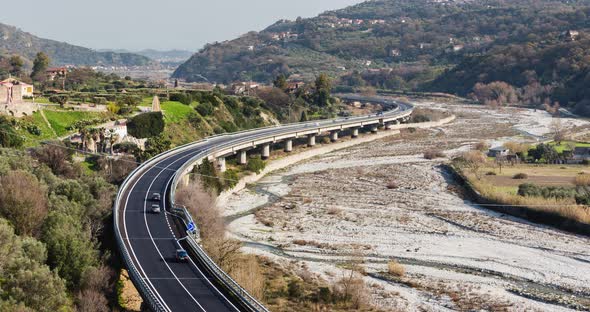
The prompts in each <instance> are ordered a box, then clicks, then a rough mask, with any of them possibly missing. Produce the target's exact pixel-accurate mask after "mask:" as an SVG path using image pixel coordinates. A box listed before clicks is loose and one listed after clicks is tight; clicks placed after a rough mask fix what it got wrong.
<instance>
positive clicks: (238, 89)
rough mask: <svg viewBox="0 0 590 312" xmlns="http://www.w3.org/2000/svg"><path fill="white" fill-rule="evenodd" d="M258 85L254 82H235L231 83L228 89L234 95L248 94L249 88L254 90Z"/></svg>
mask: <svg viewBox="0 0 590 312" xmlns="http://www.w3.org/2000/svg"><path fill="white" fill-rule="evenodd" d="M259 86H260V85H259V84H257V83H255V82H237V83H234V84H232V85H231V87H230V90H229V91H230V92H231V93H233V94H235V95H242V94H249V92H250V91H251V90H256V89H258V87H259Z"/></svg>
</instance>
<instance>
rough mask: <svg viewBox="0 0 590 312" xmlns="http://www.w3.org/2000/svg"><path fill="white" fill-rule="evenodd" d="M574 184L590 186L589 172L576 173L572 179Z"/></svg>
mask: <svg viewBox="0 0 590 312" xmlns="http://www.w3.org/2000/svg"><path fill="white" fill-rule="evenodd" d="M574 184H575V185H576V186H590V174H581V175H578V176H577V177H576V179H575V181H574Z"/></svg>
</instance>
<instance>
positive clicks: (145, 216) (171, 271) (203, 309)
mask: <svg viewBox="0 0 590 312" xmlns="http://www.w3.org/2000/svg"><path fill="white" fill-rule="evenodd" d="M183 158H184V157H180V158H178V159H177V160H175V161H173V162H172V163H170V164H169V165H168V166H166V168H164V169H163V170H160V172H158V175H156V177H155V178H154V179H153V180H152V182H151V183H150V185H149V187H148V189H147V192H146V193H145V201H144V203H143V209H144V212H146V211H147V202H148V196H149V194H150V190H151V189H152V186H153V185H154V183H155V182H156V180H157V179H158V177H159V176H160V175H161V174H162V172H164V171H165V170H166V169H168V168H170V166H172V165H173V164H175V163H176V162H178V161H180V160H182V159H183ZM163 202H164V203H165V202H166V197H164V201H163ZM164 210H166V207H165V206H164ZM164 215H165V214H164ZM143 219H144V222H145V227H146V229H147V231H148V235H149V236H150V237H152V232H151V231H150V226H149V224H148V222H147V213H144V215H143ZM152 244H153V245H154V248H155V249H156V251H157V252H158V254H159V255H160V258H161V259H162V261H164V264H165V265H166V267H167V268H168V270H169V271H170V273H172V276H174V278H175V279H176V281H177V282H178V283H179V284H180V286H181V287H182V289H184V291H185V292H186V293H187V294H188V295H189V297H191V299H193V301H194V302H195V303H196V304H197V306H199V308H201V310H202V311H203V312H206V310H205V308H203V306H202V305H201V304H200V303H199V301H198V300H197V299H195V297H193V295H192V294H191V293H190V291H188V289H187V288H186V287H185V286H184V284H183V283H182V282H181V281H180V280H179V279H178V276H176V274H175V273H174V270H172V268H171V267H170V265H168V262H166V259H165V258H164V256H163V255H162V253H161V252H160V249H159V248H158V245H157V244H156V242H155V241H154V240H153V239H152ZM203 276H204V275H203Z"/></svg>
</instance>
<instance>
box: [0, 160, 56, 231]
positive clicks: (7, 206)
mask: <svg viewBox="0 0 590 312" xmlns="http://www.w3.org/2000/svg"><path fill="white" fill-rule="evenodd" d="M0 213H1V214H2V216H4V217H5V218H6V219H8V220H9V221H10V222H11V223H12V225H13V226H14V229H15V231H16V233H17V234H19V235H33V234H35V233H37V232H38V230H39V228H40V227H41V225H42V224H43V220H44V219H45V217H46V216H47V190H46V189H45V188H44V187H43V186H42V185H41V184H40V183H39V181H38V180H37V178H36V177H35V176H34V175H32V174H30V173H27V172H24V171H10V172H8V174H6V175H5V176H2V177H0Z"/></svg>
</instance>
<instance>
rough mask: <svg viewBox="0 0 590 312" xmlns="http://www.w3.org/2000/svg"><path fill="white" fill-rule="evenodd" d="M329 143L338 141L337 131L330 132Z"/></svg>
mask: <svg viewBox="0 0 590 312" xmlns="http://www.w3.org/2000/svg"><path fill="white" fill-rule="evenodd" d="M330 141H332V142H336V141H338V131H332V132H330Z"/></svg>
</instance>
